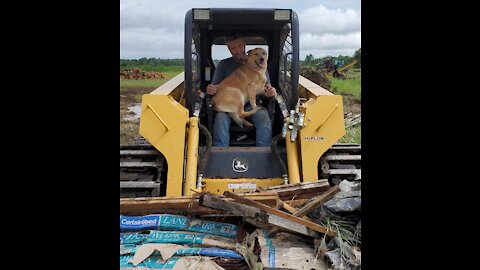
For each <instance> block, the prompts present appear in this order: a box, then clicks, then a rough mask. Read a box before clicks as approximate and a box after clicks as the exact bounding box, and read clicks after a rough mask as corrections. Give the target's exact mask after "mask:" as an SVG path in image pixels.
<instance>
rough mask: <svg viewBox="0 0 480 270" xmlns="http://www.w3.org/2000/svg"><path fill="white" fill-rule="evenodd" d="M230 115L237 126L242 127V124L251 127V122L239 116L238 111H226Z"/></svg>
mask: <svg viewBox="0 0 480 270" xmlns="http://www.w3.org/2000/svg"><path fill="white" fill-rule="evenodd" d="M228 114H229V115H230V117H231V118H232V119H233V121H234V122H235V123H236V124H237V125H238V126H239V127H242V128H243V126H246V127H253V124H252V123H250V122H248V121H247V120H245V119H244V118H240V116H239V115H238V113H233V112H231V113H228Z"/></svg>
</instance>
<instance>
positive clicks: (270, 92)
mask: <svg viewBox="0 0 480 270" xmlns="http://www.w3.org/2000/svg"><path fill="white" fill-rule="evenodd" d="M265 75H266V76H267V83H266V84H265V96H266V97H274V96H276V95H277V91H276V90H275V87H273V86H272V85H271V84H270V76H269V75H268V70H267V72H265Z"/></svg>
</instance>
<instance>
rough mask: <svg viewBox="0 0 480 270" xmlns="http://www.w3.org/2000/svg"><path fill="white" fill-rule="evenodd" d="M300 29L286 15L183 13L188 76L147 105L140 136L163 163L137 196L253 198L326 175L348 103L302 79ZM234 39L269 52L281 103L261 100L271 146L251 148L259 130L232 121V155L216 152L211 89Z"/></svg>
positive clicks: (264, 12) (283, 12) (254, 11)
mask: <svg viewBox="0 0 480 270" xmlns="http://www.w3.org/2000/svg"><path fill="white" fill-rule="evenodd" d="M298 24H299V21H298V16H297V14H296V13H295V12H294V11H293V10H290V9H217V8H211V9H208V8H198V9H192V10H189V11H188V12H187V14H186V16H185V48H184V53H185V54H184V59H185V70H184V72H183V73H181V74H179V75H178V76H176V77H174V78H172V79H170V80H169V81H168V82H166V83H165V84H164V85H162V86H161V87H159V88H157V89H155V90H154V91H153V92H151V93H150V94H146V95H144V96H143V97H142V112H141V117H140V129H139V133H140V135H141V136H142V137H143V138H145V140H146V141H148V144H150V145H151V146H153V147H152V148H154V149H155V150H156V151H158V153H159V156H158V158H157V159H156V162H157V165H156V167H155V166H154V165H152V167H155V168H154V171H153V172H151V171H150V175H151V179H149V180H140V181H141V182H142V181H143V182H144V183H143V184H138V186H137V188H139V189H140V188H144V189H148V188H150V189H151V190H153V193H152V194H153V196H155V195H157V196H158V195H159V196H182V195H191V194H192V193H194V192H203V191H208V192H211V193H223V192H224V191H231V192H248V191H255V190H256V189H257V188H259V187H260V188H268V187H270V186H275V185H282V184H288V183H300V182H308V181H315V180H318V179H320V177H323V176H324V175H323V174H324V171H322V169H321V168H322V164H325V161H321V160H320V159H321V157H322V155H323V154H324V153H325V152H326V151H327V150H328V149H329V148H330V147H331V146H332V145H333V144H334V143H336V142H337V140H338V139H339V138H341V137H342V136H343V135H344V133H345V129H344V119H343V105H342V98H341V96H338V95H333V94H332V93H330V92H328V91H327V90H325V89H323V88H322V87H320V86H318V85H316V84H314V83H313V82H311V81H309V80H307V79H305V78H303V77H301V76H299V25H298ZM232 36H240V37H242V38H243V39H244V40H245V42H246V50H247V51H248V50H249V49H252V48H256V47H261V48H264V49H265V50H266V51H267V52H268V55H269V57H268V76H269V78H270V82H271V84H272V86H273V87H275V89H276V90H277V94H278V95H277V97H273V98H265V97H263V98H260V99H259V100H258V102H259V103H261V106H263V107H265V108H266V109H267V110H268V113H269V116H270V120H271V125H272V142H271V146H269V147H257V146H255V129H248V128H240V127H238V126H236V125H235V123H234V122H233V121H232V126H231V127H230V144H229V147H213V146H212V125H213V121H214V119H215V115H216V112H215V111H214V109H213V105H212V100H211V96H209V95H206V94H205V91H206V88H207V85H208V84H210V83H211V80H212V77H213V74H215V71H216V67H217V65H218V62H219V60H221V59H224V58H227V57H230V56H231V54H230V53H229V51H228V48H227V46H226V41H227V40H228V39H229V38H231V37H232ZM158 162H160V163H161V164H158ZM323 167H325V166H323ZM155 170H156V171H155ZM139 179H140V178H139ZM143 179H146V178H143ZM146 182H149V184H145V183H146ZM142 185H143V186H142ZM124 187H125V188H133V189H134V188H135V184H134V183H132V182H129V184H124Z"/></svg>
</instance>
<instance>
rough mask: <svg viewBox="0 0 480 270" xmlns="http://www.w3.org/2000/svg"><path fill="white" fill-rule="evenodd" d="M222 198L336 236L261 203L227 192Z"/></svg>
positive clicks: (320, 227) (323, 228)
mask: <svg viewBox="0 0 480 270" xmlns="http://www.w3.org/2000/svg"><path fill="white" fill-rule="evenodd" d="M223 195H224V196H226V197H229V198H232V199H234V200H235V201H237V202H240V203H243V204H246V205H250V206H253V207H256V208H259V209H261V210H263V211H265V212H267V213H270V214H274V215H277V216H279V217H282V218H284V219H287V220H290V221H291V222H295V223H299V224H302V225H304V226H306V227H308V228H310V229H312V230H315V231H318V232H321V233H324V234H327V235H329V236H332V237H334V236H336V235H337V233H336V232H335V231H331V230H329V229H328V228H325V227H323V226H321V225H319V224H316V223H313V222H310V221H308V220H305V219H302V218H299V217H296V216H294V215H291V214H288V213H285V212H282V211H280V210H278V209H275V208H272V207H270V206H267V205H265V204H262V203H259V202H256V201H253V200H250V199H248V198H245V197H242V196H238V195H237V194H234V193H232V192H229V191H225V192H224V193H223Z"/></svg>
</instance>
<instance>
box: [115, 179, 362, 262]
mask: <svg viewBox="0 0 480 270" xmlns="http://www.w3.org/2000/svg"><path fill="white" fill-rule="evenodd" d="M360 187H361V179H357V180H355V181H346V180H344V181H342V182H341V183H340V184H338V185H335V186H333V187H331V186H330V184H329V183H328V180H317V181H314V182H304V183H299V184H289V185H281V186H275V187H269V188H267V189H261V188H257V189H256V190H252V192H249V193H232V192H229V191H226V192H224V194H223V195H220V194H211V193H200V194H195V195H193V196H192V197H186V196H184V197H171V198H166V197H153V198H122V199H120V214H121V215H120V230H121V234H120V266H121V269H124V270H127V269H156V268H157V269H158V268H160V269H181V270H188V269H206V270H210V269H212V270H219V269H236V270H243V269H325V270H327V269H346V270H350V269H351V270H357V269H361V250H360V245H361V221H360V212H361V191H360Z"/></svg>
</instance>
